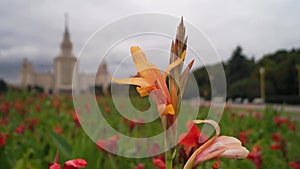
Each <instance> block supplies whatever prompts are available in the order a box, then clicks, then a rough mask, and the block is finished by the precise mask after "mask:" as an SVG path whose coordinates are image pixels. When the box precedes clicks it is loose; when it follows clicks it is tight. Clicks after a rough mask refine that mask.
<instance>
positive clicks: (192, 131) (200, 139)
mask: <svg viewBox="0 0 300 169" xmlns="http://www.w3.org/2000/svg"><path fill="white" fill-rule="evenodd" d="M187 128H188V132H187V133H184V134H182V135H180V136H179V144H181V145H183V146H190V147H198V146H200V145H201V144H202V143H204V142H205V141H206V140H207V139H208V138H207V137H206V136H205V135H203V134H202V133H201V132H200V130H199V128H198V127H197V126H196V125H195V124H194V123H193V122H188V124H187Z"/></svg>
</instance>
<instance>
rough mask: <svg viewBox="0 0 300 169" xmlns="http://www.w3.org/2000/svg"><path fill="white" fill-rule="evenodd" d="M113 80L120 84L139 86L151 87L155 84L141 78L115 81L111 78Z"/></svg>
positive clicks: (114, 80)
mask: <svg viewBox="0 0 300 169" xmlns="http://www.w3.org/2000/svg"><path fill="white" fill-rule="evenodd" d="M111 80H112V81H113V82H115V83H119V84H131V85H137V86H142V87H144V86H151V85H152V84H153V82H151V81H149V80H148V79H145V78H141V77H134V78H123V79H115V78H113V77H111Z"/></svg>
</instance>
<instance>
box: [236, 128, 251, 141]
mask: <svg viewBox="0 0 300 169" xmlns="http://www.w3.org/2000/svg"><path fill="white" fill-rule="evenodd" d="M250 133H251V130H247V131H245V132H244V131H241V132H240V133H239V134H240V138H239V140H240V141H241V142H242V143H243V144H244V143H246V142H247V137H248V135H249V134H250Z"/></svg>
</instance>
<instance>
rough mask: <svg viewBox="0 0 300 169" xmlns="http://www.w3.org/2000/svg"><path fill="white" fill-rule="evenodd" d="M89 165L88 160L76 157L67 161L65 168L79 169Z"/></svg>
mask: <svg viewBox="0 0 300 169" xmlns="http://www.w3.org/2000/svg"><path fill="white" fill-rule="evenodd" d="M86 166H87V162H86V161H85V160H83V159H80V158H78V159H74V160H69V161H66V162H65V165H64V169H78V168H85V167H86Z"/></svg>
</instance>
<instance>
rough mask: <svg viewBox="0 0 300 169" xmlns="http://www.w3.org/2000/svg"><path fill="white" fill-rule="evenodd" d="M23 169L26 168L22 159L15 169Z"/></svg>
mask: <svg viewBox="0 0 300 169" xmlns="http://www.w3.org/2000/svg"><path fill="white" fill-rule="evenodd" d="M23 168H25V161H24V159H23V158H21V159H19V160H18V161H17V162H16V164H15V166H14V169H23Z"/></svg>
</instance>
